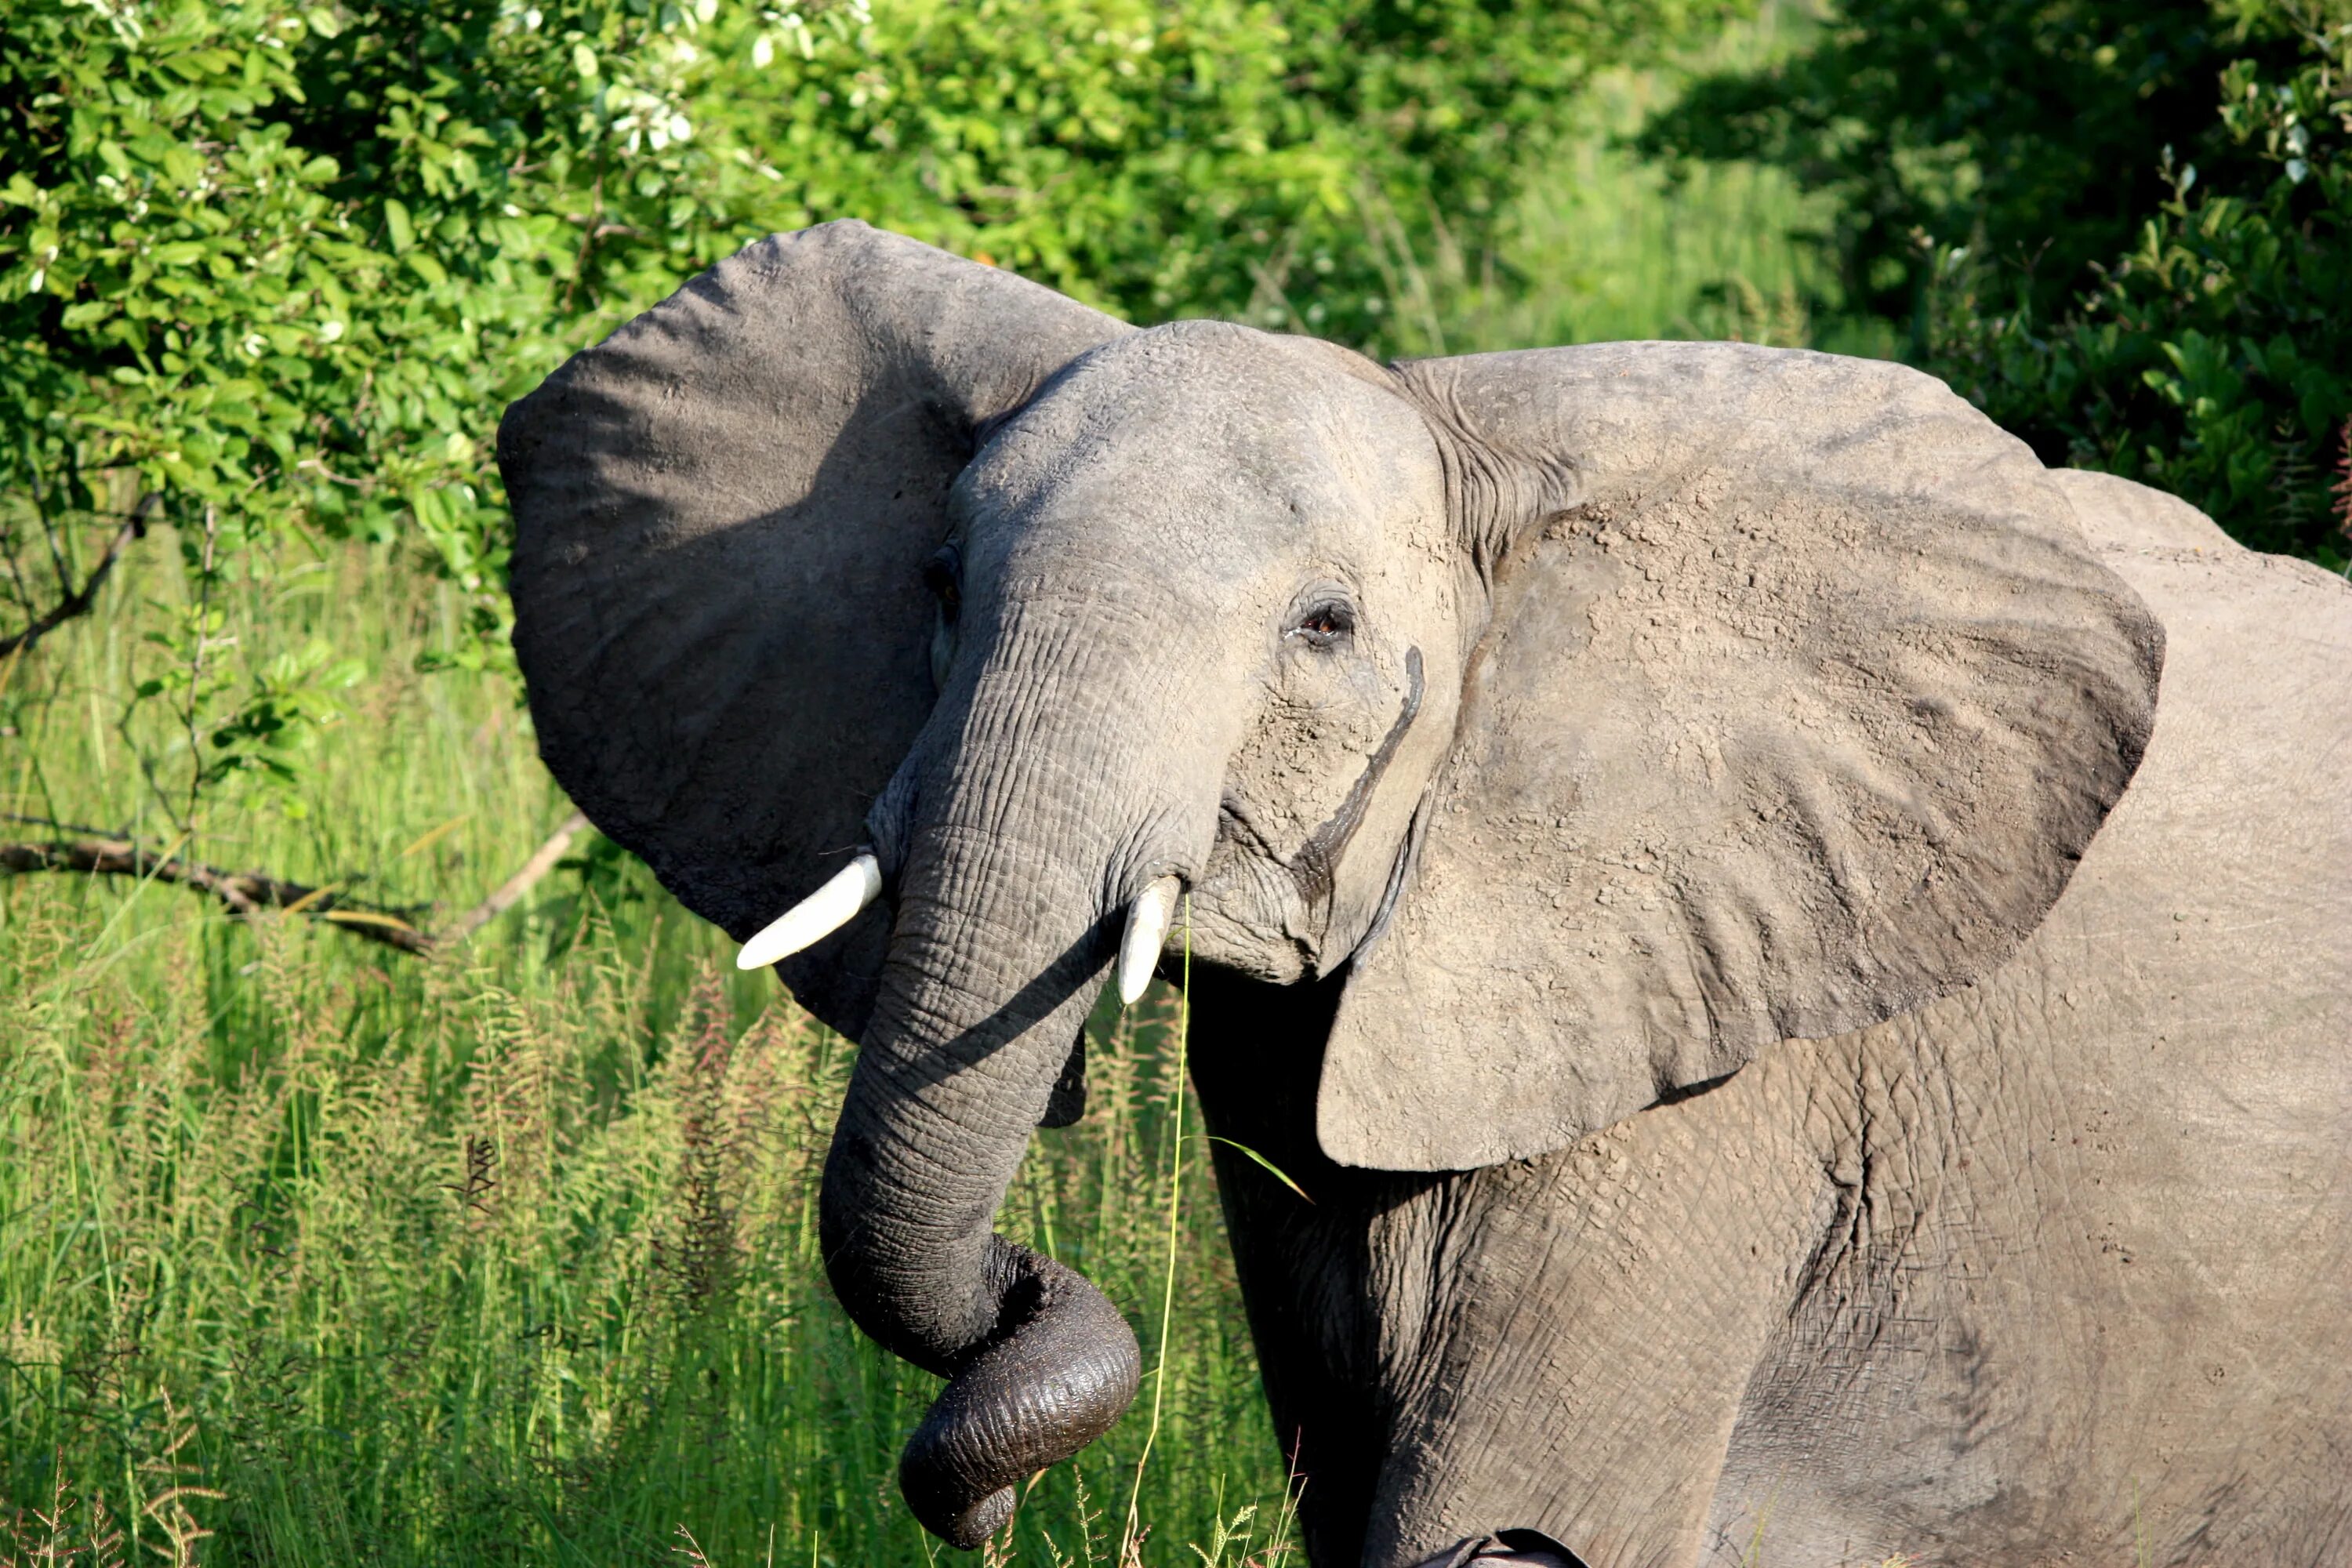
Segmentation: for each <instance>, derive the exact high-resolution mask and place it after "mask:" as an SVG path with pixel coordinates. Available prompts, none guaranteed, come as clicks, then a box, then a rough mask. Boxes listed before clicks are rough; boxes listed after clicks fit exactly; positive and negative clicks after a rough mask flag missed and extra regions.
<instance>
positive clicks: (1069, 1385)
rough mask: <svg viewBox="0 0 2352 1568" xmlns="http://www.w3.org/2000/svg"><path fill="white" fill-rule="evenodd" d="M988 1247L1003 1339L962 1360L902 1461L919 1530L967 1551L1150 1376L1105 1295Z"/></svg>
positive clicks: (1014, 1249)
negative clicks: (1024, 1484) (1035, 1479)
mask: <svg viewBox="0 0 2352 1568" xmlns="http://www.w3.org/2000/svg"><path fill="white" fill-rule="evenodd" d="M990 1240H991V1243H992V1246H991V1248H990V1255H989V1259H988V1273H989V1275H990V1279H991V1284H992V1286H993V1287H994V1288H995V1289H997V1291H998V1292H999V1300H1000V1302H1001V1307H1000V1311H999V1319H998V1328H997V1331H996V1332H995V1333H993V1334H992V1335H991V1336H990V1337H989V1338H988V1339H987V1340H985V1341H983V1342H982V1343H981V1344H980V1345H979V1346H978V1347H976V1348H975V1349H973V1350H972V1351H971V1352H969V1353H968V1354H966V1355H965V1356H964V1357H963V1358H961V1361H960V1363H959V1364H958V1365H957V1366H956V1367H955V1369H954V1370H953V1372H952V1373H951V1375H950V1378H949V1382H948V1386H947V1388H946V1389H945V1390H944V1391H943V1392H942V1393H941V1394H940V1396H939V1398H938V1399H937V1400H936V1401H935V1402H934V1403H933V1404H932V1405H931V1408H930V1411H929V1414H928V1415H925V1416H924V1417H923V1422H922V1425H921V1426H918V1427H917V1428H916V1429H915V1435H914V1436H913V1437H911V1438H910V1439H908V1444H907V1447H906V1451H905V1453H904V1454H903V1455H902V1456H901V1457H900V1458H899V1461H898V1488H899V1490H900V1491H901V1492H902V1493H903V1494H904V1495H905V1497H906V1500H907V1506H908V1509H909V1510H912V1512H913V1513H914V1515H915V1518H916V1520H917V1521H918V1522H919V1523H920V1524H921V1525H922V1526H923V1528H924V1529H926V1530H928V1531H930V1532H931V1533H932V1534H934V1535H936V1536H938V1537H940V1539H941V1540H943V1541H945V1542H948V1543H949V1544H950V1545H952V1546H956V1547H960V1548H962V1549H964V1550H966V1551H971V1550H974V1549H976V1548H978V1547H979V1546H980V1545H981V1543H982V1542H985V1541H986V1540H988V1538H989V1537H990V1536H992V1535H993V1534H995V1533H996V1531H999V1530H1001V1529H1003V1527H1004V1524H1005V1522H1006V1521H1008V1520H1010V1519H1011V1518H1012V1517H1013V1506H1014V1504H1015V1502H1016V1501H1017V1500H1018V1498H1017V1493H1016V1490H1015V1489H1016V1487H1017V1486H1018V1484H1019V1483H1020V1482H1021V1481H1022V1480H1024V1479H1026V1478H1027V1477H1029V1476H1032V1475H1034V1474H1035V1473H1036V1472H1037V1471H1039V1470H1042V1469H1044V1468H1046V1467H1047V1466H1049V1465H1053V1464H1056V1463H1058V1462H1059V1461H1061V1460H1063V1459H1066V1458H1069V1457H1070V1456H1071V1455H1073V1454H1075V1453H1076V1452H1077V1451H1078V1450H1079V1449H1081V1448H1084V1447H1086V1446H1087V1444H1089V1443H1091V1442H1093V1441H1094V1440H1095V1439H1096V1438H1097V1437H1098V1436H1102V1434H1103V1433H1105V1432H1107V1431H1108V1430H1109V1429H1110V1426H1111V1425H1112V1423H1114V1422H1116V1421H1117V1420H1118V1418H1119V1416H1120V1415H1124V1414H1125V1413H1126V1410H1127V1407H1128V1406H1129V1405H1131V1404H1133V1403H1134V1401H1135V1394H1136V1390H1137V1389H1138V1388H1139V1386H1140V1385H1141V1383H1142V1377H1143V1361H1142V1353H1141V1352H1140V1350H1139V1348H1138V1347H1137V1344H1136V1342H1135V1334H1134V1331H1132V1330H1130V1329H1129V1327H1128V1324H1127V1320H1126V1319H1125V1318H1123V1317H1121V1316H1120V1315H1119V1312H1118V1309H1117V1308H1116V1307H1114V1306H1112V1305H1111V1304H1110V1302H1109V1301H1108V1300H1107V1299H1106V1298H1105V1297H1104V1296H1103V1294H1102V1292H1101V1291H1099V1290H1097V1289H1095V1288H1094V1287H1093V1286H1092V1285H1091V1284H1089V1283H1088V1282H1087V1280H1086V1279H1084V1278H1083V1277H1081V1276H1080V1275H1078V1274H1077V1273H1076V1272H1074V1271H1073V1270H1071V1269H1069V1268H1065V1267H1064V1266H1063V1265H1061V1264H1059V1263H1056V1262H1055V1261H1054V1260H1053V1259H1051V1258H1044V1257H1041V1256H1039V1255H1038V1254H1036V1253H1034V1252H1032V1251H1030V1250H1029V1249H1028V1248H1027V1247H1020V1246H1016V1245H1015V1244H1013V1243H1012V1242H1008V1241H1006V1240H1004V1239H1003V1237H991V1238H990Z"/></svg>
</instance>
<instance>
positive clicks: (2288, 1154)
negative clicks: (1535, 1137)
mask: <svg viewBox="0 0 2352 1568" xmlns="http://www.w3.org/2000/svg"><path fill="white" fill-rule="evenodd" d="M2063 479H2064V480H2065V483H2066V488H2067V490H2068V493H2069V496H2070V498H2071V499H2072V500H2073V502H2074V507H2075V510H2076V512H2077V514H2078V516H2080V518H2081V519H2082V521H2083V522H2084V527H2085V530H2086V531H2087V532H2088V533H2089V535H2090V537H2091V539H2092V541H2093V542H2094V543H2095V545H2096V546H2097V547H2098V549H2099V550H2100V552H2101V553H2102V556H2103V557H2104V558H2105V560H2106V561H2108V562H2109V563H2111V564H2112V565H2113V566H2114V567H2115V568H2116V570H2117V571H2118V572H2119V573H2120V574H2122V575H2123V576H2124V577H2125V579H2126V581H2127V582H2129V583H2130V584H2132V586H2133V587H2134V588H2135V589H2136V590H2137V592H2138V593H2139V594H2140V595H2141V596H2142V597H2143V598H2144V599H2145V600H2146V601H2147V603H2148V605H2150V606H2151V608H2152V609H2154V611H2155V612H2156V614H2157V615H2158V618H2159V619H2160V620H2161V621H2162V623H2163V625H2164V626H2165V630H2166V633H2167V653H2166V663H2165V672H2164V677H2163V683H2162V686H2161V689H2160V692H2159V696H2158V707H2157V724H2156V729H2155V732H2154V735H2153V737H2152V739H2151V742H2150V744H2149V748H2148V751H2147V756H2146V758H2145V760H2144V761H2143V762H2142V763H2141V765H2140V769H2139V772H2138V773H2137V775H2136V777H2135V779H2134V782H2133V784H2132V785H2131V787H2130V789H2129V790H2128V791H2127V792H2126V794H2125V795H2124V797H2123V799H2122V801H2121V802H2120V803H2119V804H2118V805H2116V808H2115V810H2114V812H2113V814H2112V815H2111V816H2109V817H2108V819H2107V821H2106V824H2105V826H2104V827H2103V828H2102V829H2101V831H2100V833H2099V835H2098V837H2096V838H2095V840H2094V841H2093V842H2092V844H2091V846H2090V847H2089V850H2088V852H2087V853H2086V854H2085V855H2084V859H2083V864H2082V866H2081V868H2079V869H2078V870H2077V871H2076V873H2075V875H2074V879H2072V881H2071V882H2070V883H2069V885H2068V887H2067V890H2066V892H2065V893H2064V894H2063V896H2062V897H2061V898H2060V900H2059V901H2058V903H2057V905H2056V907H2055V908H2054V909H2053V910H2052V911H2051V913H2050V914H2049V916H2048V917H2047V918H2046V919H2045V920H2044V921H2043V922H2042V926H2041V927H2040V929H2039V930H2038V931H2036V932H2035V934H2034V936H2033V937H2032V940H2031V941H2030V942H2028V943H2027V944H2026V946H2025V947H2024V948H2023V950H2022V951H2021V952H2019V953H2018V954H2017V955H2016V956H2015V957H2014V958H2012V959H2011V961H2010V962H2009V963H2007V964H2005V965H2004V966H2002V968H2001V969H2000V971H1999V972H1998V973H1995V974H1993V975H1992V976H1990V978H1988V979H1987V980H1985V981H1983V982H1981V983H1980V984H1977V985H1975V986H1972V987H1970V988H1969V989H1967V990H1964V991H1961V992H1958V993H1957V994H1952V995H1949V996H1946V997H1944V998H1942V999H1940V1000H1938V1001H1937V1002H1935V1003H1932V1004H1930V1005H1928V1006H1927V1007H1926V1008H1924V1009H1922V1010H1920V1011H1918V1012H1916V1013H1912V1014H1907V1015H1905V1016H1901V1017H1898V1018H1896V1019H1894V1020H1892V1021H1890V1022H1888V1023H1885V1024H1882V1025H1879V1026H1875V1027H1873V1028H1868V1029H1863V1030H1859V1031H1856V1032H1853V1033H1850V1034H1845V1035H1841V1036H1837V1037H1831V1038H1828V1039H1822V1040H1810V1041H1799V1040H1790V1041H1785V1042H1782V1043H1781V1044H1780V1045H1779V1046H1778V1047H1773V1048H1771V1049H1770V1050H1768V1051H1767V1052H1766V1053H1765V1054H1764V1055H1763V1056H1762V1057H1761V1058H1760V1059H1759V1060H1758V1061H1757V1062H1755V1063H1754V1064H1752V1065H1750V1066H1749V1067H1748V1068H1743V1069H1742V1070H1741V1071H1739V1072H1738V1074H1736V1075H1734V1076H1732V1077H1730V1078H1728V1079H1724V1080H1722V1081H1720V1082H1717V1083H1715V1084H1713V1085H1710V1086H1707V1087H1706V1088H1704V1089H1699V1090H1697V1091H1696V1092H1693V1093H1690V1094H1688V1095H1686V1096H1685V1097H1681V1098H1678V1099H1676V1100H1674V1101H1673V1102H1672V1103H1667V1104H1661V1105H1658V1106H1655V1107H1654V1108H1652V1109H1649V1110H1643V1111H1641V1112H1639V1113H1638V1114H1636V1115H1634V1116H1633V1117H1631V1118H1629V1119H1628V1120H1626V1121H1621V1122H1619V1123H1617V1124H1616V1125H1614V1126H1612V1127H1611V1128H1609V1129H1607V1130H1606V1131H1601V1132H1599V1133H1596V1134H1593V1135H1591V1136H1590V1137H1588V1138H1587V1139H1585V1140H1584V1141H1582V1142H1580V1143H1578V1144H1576V1145H1575V1146H1573V1147H1571V1148H1570V1149H1567V1150H1563V1151H1561V1152H1558V1153H1555V1154H1551V1155H1547V1156H1544V1157H1541V1158H1538V1159H1536V1160H1533V1161H1528V1162H1514V1163H1504V1164H1498V1165H1494V1166H1489V1167H1486V1168H1485V1169H1482V1170H1477V1171H1472V1172H1465V1173H1453V1174H1437V1175H1399V1174H1389V1173H1375V1172H1367V1171H1361V1170H1350V1169H1347V1168H1345V1167H1342V1166H1339V1165H1337V1164H1335V1163H1332V1162H1331V1161H1329V1160H1328V1159H1327V1158H1325V1157H1324V1156H1323V1155H1322V1153H1321V1152H1320V1151H1319V1150H1318V1148H1317V1146H1316V1143H1315V1140H1314V1137H1313V1105H1314V1095H1315V1089H1316V1086H1317V1070H1318V1063H1317V1062H1316V1060H1315V1059H1314V1053H1313V1051H1312V1049H1311V1048H1310V1047H1302V1046H1301V1044H1300V1042H1313V1041H1317V1040H1319V1039H1320V1038H1321V1037H1322V1033H1323V1030H1324V1028H1325V1027H1327V1026H1328V1013H1329V1010H1330V1008H1331V1005H1332V1003H1333V991H1334V989H1335V988H1334V987H1332V986H1330V985H1328V984H1326V985H1324V986H1320V987H1293V988H1289V989H1286V990H1284V989H1276V988H1270V987H1258V986H1251V985H1247V984H1234V983H1232V982H1230V981H1225V982H1214V981H1212V982H1207V983H1197V984H1196V985H1195V988H1194V991H1195V997H1194V1016H1193V1025H1192V1027H1193V1031H1194V1040H1195V1045H1194V1060H1195V1064H1196V1066H1195V1077H1196V1079H1197V1081H1198V1084H1199V1088H1200V1092H1201V1096H1202V1106H1203V1109H1204V1110H1205V1112H1206V1114H1207V1115H1208V1117H1209V1119H1210V1122H1211V1127H1212V1130H1213V1131H1215V1132H1216V1133H1218V1134H1219V1135H1220V1136H1223V1137H1226V1138H1230V1139H1233V1140H1234V1141H1235V1142H1241V1143H1245V1144H1247V1145H1248V1146H1250V1147H1251V1148H1253V1149H1256V1150H1258V1151H1260V1152H1264V1153H1265V1154H1266V1155H1267V1157H1268V1158H1270V1159H1271V1160H1273V1161H1274V1162H1275V1163H1276V1164H1277V1165H1279V1166H1281V1168H1282V1169H1283V1170H1284V1171H1285V1172H1286V1173H1288V1174H1290V1175H1291V1176H1292V1177H1293V1178H1294V1179H1296V1180H1297V1181H1298V1182H1299V1183H1300V1184H1301V1185H1302V1186H1303V1187H1304V1188H1305V1190H1306V1192H1307V1194H1308V1195H1309V1196H1310V1197H1311V1198H1312V1199H1313V1204H1312V1205H1311V1206H1310V1205H1305V1204H1302V1203H1301V1202H1300V1201H1299V1200H1298V1198H1297V1196H1295V1195H1294V1194H1290V1193H1289V1192H1287V1191H1286V1190H1285V1189H1284V1188H1283V1187H1282V1186H1281V1185H1279V1184H1277V1183H1276V1181H1275V1180H1274V1179H1273V1178H1272V1177H1270V1176H1269V1175H1267V1174H1266V1173H1265V1171H1264V1170H1263V1169H1262V1168H1260V1167H1259V1166H1257V1165H1256V1164H1255V1163H1253V1162H1251V1161H1249V1160H1247V1159H1245V1158H1244V1157H1242V1156H1240V1155H1238V1154H1236V1153H1234V1152H1231V1151H1230V1149H1229V1148H1228V1147H1227V1146H1224V1145H1218V1146H1216V1156H1217V1163H1218V1176H1219V1180H1220V1183H1221V1185H1222V1189H1223V1194H1224V1198H1225V1205H1226V1212H1227V1215H1228V1218H1229V1223H1230V1228H1231V1231H1232V1234H1233V1237H1234V1247H1235V1251H1236V1257H1237V1261H1238V1264H1239V1268H1240V1272H1241V1278H1242V1283H1243V1288H1244V1295H1245V1297H1246V1299H1247V1300H1248V1303H1249V1309H1250V1313H1251V1321H1252V1327H1253V1330H1254V1331H1255V1336H1256V1339H1257V1342H1258V1345H1259V1349H1260V1356H1261V1360H1262V1362H1263V1363H1264V1365H1265V1377H1266V1384H1267V1389H1268V1393H1269V1395H1270V1397H1271V1399H1272V1402H1273V1405H1274V1410H1275V1418H1276V1430H1277V1433H1278V1435H1279V1436H1281V1439H1282V1441H1283V1443H1284V1445H1285V1449H1286V1452H1293V1451H1295V1453H1296V1456H1297V1458H1296V1463H1297V1468H1299V1470H1300V1471H1301V1473H1302V1474H1303V1475H1304V1476H1305V1477H1306V1478H1307V1485H1306V1489H1305V1492H1304V1495H1303V1498H1302V1501H1301V1511H1302V1516H1303V1517H1304V1519H1305V1520H1306V1522H1307V1528H1308V1531H1309V1532H1310V1544H1311V1546H1312V1548H1313V1552H1314V1556H1315V1560H1316V1561H1317V1562H1318V1563H1355V1562H1358V1561H1360V1562H1362V1563H1365V1564H1366V1565H1367V1568H1403V1565H1404V1564H1408V1563H1418V1562H1420V1561H1421V1560H1422V1559H1423V1556H1424V1555H1425V1554H1426V1553H1428V1552H1432V1551H1433V1550H1435V1549H1437V1548H1438V1547H1441V1546H1443V1545H1444V1544H1445V1543H1448V1542H1454V1541H1455V1540H1458V1539H1461V1538H1464V1537H1465V1536H1475V1535H1477V1534H1480V1533H1482V1532H1484V1531H1490V1530H1493V1529H1496V1528H1498V1527H1503V1526H1520V1527H1528V1528H1536V1529H1540V1530H1542V1531H1545V1532H1546V1533H1547V1534H1549V1535H1550V1536H1551V1537H1553V1538H1554V1539H1555V1540H1557V1541H1559V1542H1561V1543H1563V1544H1564V1545H1566V1546H1568V1547H1570V1548H1571V1549H1572V1550H1573V1551H1574V1552H1577V1553H1578V1554H1579V1555H1580V1557H1581V1558H1582V1559H1583V1560H1584V1561H1585V1562H1586V1563H1589V1564H1591V1568H1635V1565H1643V1568H1649V1565H1658V1568H1667V1565H1676V1568H1679V1565H1685V1564H1690V1563H1706V1564H1710V1565H1712V1564H1722V1565H1724V1568H1729V1565H1732V1564H1744V1563H1759V1562H1760V1563H1768V1564H1770V1565H1771V1568H1843V1565H1847V1564H1857V1565H1861V1564H1868V1565H1874V1564H1877V1563H1883V1562H1885V1561H1886V1560H1887V1559H1889V1558H1891V1557H1894V1556H1895V1555H1896V1554H1897V1553H1904V1554H1908V1555H1909V1556H1911V1557H1913V1558H1916V1559H1917V1560H1918V1561H1922V1562H1929V1563H1940V1562H1950V1563H1999V1564H2004V1565H2010V1568H2034V1565H2037V1564H2042V1563H2065V1562H2082V1563H2145V1564H2176V1563H2177V1564H2189V1563H2212V1564H2232V1565H2234V1564H2253V1563H2262V1564H2265V1565H2271V1564H2276V1565H2280V1568H2284V1565H2287V1564H2295V1565H2298V1568H2304V1565H2307V1568H2328V1565H2332V1564H2337V1563H2346V1562H2352V1359H2348V1358H2347V1353H2346V1352H2347V1347H2352V1333H2347V1318H2352V810H2347V806H2346V803H2347V801H2352V684H2347V681H2346V680H2345V679H2344V677H2345V675H2346V674H2347V672H2352V595H2347V594H2346V593H2345V591H2344V589H2343V587H2342V585H2341V584H2340V583H2339V582H2337V581H2336V580H2335V579H2333V578H2331V577H2330V576H2328V574H2325V573H2323V572H2321V571H2319V570H2318V569H2317V568H2315V567H2312V566H2309V565H2306V564H2305V563H2300V562H2293V561H2287V560H2284V559H2280V558H2277V557H2270V556H2263V555H2257V554H2254V553H2252V552H2248V551H2246V550H2244V549H2242V548H2241V547H2239V546H2238V545H2236V544H2234V543H2232V542H2230V541H2229V540H2228V538H2227V537H2226V536H2224V535H2223V534H2222V533H2221V531H2219V530H2218V529H2216V528H2214V527H2213V526H2212V524H2211V523H2210V522H2209V521H2206V520H2205V519H2203V518H2202V517H2201V516H2200V515H2199V514H2198V513H2196V512H2195V511H2193V510H2190V509H2189V508H2188V507H2185V506H2183V505H2181V504H2180V503H2179V502H2177V501H2173V500H2169V499H2168V498H2165V497H2161V496H2158V495H2157V494H2156V493H2154V492H2151V491H2148V490H2146V489H2141V488H2140V487H2137V486H2134V485H2130V484H2127V483H2126V482H2125V481H2122V480H2116V479H2106V478H2104V477H2102V476H2095V475H2087V474H2084V475H2066V476H2063ZM1270 1059H1271V1060H1277V1061H1280V1062H1282V1063H1283V1067H1282V1068H1281V1069H1280V1070H1279V1071H1278V1072H1277V1073H1275V1074H1269V1073H1268V1071H1267V1070H1266V1068H1265V1063H1266V1062H1267V1061H1268V1060H1270Z"/></svg>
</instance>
